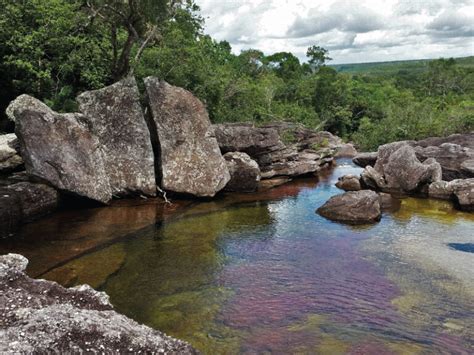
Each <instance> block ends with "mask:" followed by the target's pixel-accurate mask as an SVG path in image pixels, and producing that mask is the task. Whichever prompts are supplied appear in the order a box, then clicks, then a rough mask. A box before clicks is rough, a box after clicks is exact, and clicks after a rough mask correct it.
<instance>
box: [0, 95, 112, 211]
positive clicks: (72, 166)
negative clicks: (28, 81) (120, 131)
mask: <svg viewBox="0 0 474 355" xmlns="http://www.w3.org/2000/svg"><path fill="white" fill-rule="evenodd" d="M7 113H8V115H9V117H10V118H12V119H13V120H14V121H15V124H16V125H15V132H16V135H17V136H18V139H19V141H20V146H21V154H22V157H23V160H24V161H25V168H26V171H27V173H28V174H29V175H30V176H34V177H36V178H40V179H42V180H44V181H47V182H48V183H49V184H51V185H52V186H54V187H56V188H58V189H60V190H63V191H66V192H70V193H73V194H76V195H79V196H83V197H87V198H90V199H93V200H96V201H99V202H102V203H108V202H109V201H110V200H111V199H112V189H111V187H110V183H109V179H108V176H107V172H106V169H105V167H104V154H103V151H102V146H101V144H100V142H99V140H98V139H97V137H95V135H93V134H92V133H91V132H90V130H89V127H88V126H87V123H86V122H87V120H86V119H85V117H84V116H83V115H82V114H77V113H67V114H59V113H56V112H54V111H53V110H51V109H50V108H49V107H48V106H46V105H45V104H44V103H42V102H41V101H39V100H37V99H35V98H33V97H31V96H28V95H21V96H19V97H18V98H17V99H16V100H14V101H13V102H12V103H11V104H10V106H8V109H7Z"/></svg>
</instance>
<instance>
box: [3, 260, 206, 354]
mask: <svg viewBox="0 0 474 355" xmlns="http://www.w3.org/2000/svg"><path fill="white" fill-rule="evenodd" d="M27 264H28V260H27V259H26V258H24V257H23V256H21V255H17V254H8V255H3V256H1V257H0V290H1V292H0V316H1V319H2V322H0V333H1V336H0V352H1V353H139V352H143V353H169V354H178V353H179V354H196V353H197V351H195V350H194V349H193V348H192V347H191V346H190V345H189V344H187V343H185V342H183V341H180V340H176V339H173V338H171V337H168V336H166V335H165V334H163V333H161V332H159V331H157V330H153V329H151V328H149V327H146V326H144V325H140V324H138V323H136V322H135V321H133V320H131V319H129V318H127V317H125V316H123V315H120V314H118V313H116V312H115V311H114V310H113V307H112V305H111V304H110V302H109V298H108V296H107V295H106V294H105V293H103V292H97V291H95V290H94V289H92V288H91V287H89V286H87V285H83V286H79V287H75V288H70V289H66V288H64V287H62V286H60V285H58V284H57V283H54V282H49V281H45V280H34V279H31V278H29V277H28V276H27V275H26V274H25V272H24V271H25V268H26V266H27Z"/></svg>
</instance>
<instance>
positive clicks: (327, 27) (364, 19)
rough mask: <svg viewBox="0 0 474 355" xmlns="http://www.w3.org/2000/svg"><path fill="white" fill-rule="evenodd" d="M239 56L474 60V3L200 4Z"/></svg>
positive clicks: (307, 0)
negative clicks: (313, 49) (317, 49)
mask: <svg viewBox="0 0 474 355" xmlns="http://www.w3.org/2000/svg"><path fill="white" fill-rule="evenodd" d="M196 2H197V4H198V5H199V6H200V7H201V13H202V15H203V16H204V18H205V19H206V32H207V33H208V34H210V35H212V37H214V38H215V39H217V40H227V41H229V42H230V43H231V45H232V47H233V48H234V51H235V52H236V53H239V52H240V50H242V49H247V48H257V49H260V50H262V51H263V52H265V53H266V54H270V53H275V52H280V51H289V52H292V53H294V54H295V55H297V56H298V57H299V58H300V59H302V60H304V59H305V53H306V49H307V47H309V46H311V45H313V44H316V45H319V46H322V47H324V48H327V49H329V51H330V56H331V57H332V58H333V62H332V63H358V62H373V61H387V60H402V59H421V58H439V57H461V56H468V55H474V37H473V24H474V0H197V1H196Z"/></svg>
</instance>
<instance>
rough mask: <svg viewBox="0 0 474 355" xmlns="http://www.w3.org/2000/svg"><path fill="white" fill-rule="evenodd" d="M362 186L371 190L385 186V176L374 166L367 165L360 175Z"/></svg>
mask: <svg viewBox="0 0 474 355" xmlns="http://www.w3.org/2000/svg"><path fill="white" fill-rule="evenodd" d="M360 178H361V180H362V183H363V187H367V188H369V189H373V190H382V189H385V188H386V187H387V183H386V182H385V178H384V177H383V176H382V175H381V174H380V173H379V172H378V171H377V170H375V168H373V167H371V166H370V165H367V166H366V167H365V169H364V171H363V172H362V174H361V175H360Z"/></svg>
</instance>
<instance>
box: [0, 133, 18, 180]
mask: <svg viewBox="0 0 474 355" xmlns="http://www.w3.org/2000/svg"><path fill="white" fill-rule="evenodd" d="M19 150H20V143H19V142H18V139H17V137H16V135H15V134H14V133H10V134H3V135H0V173H9V172H11V171H15V170H17V169H18V168H20V167H21V166H22V165H23V159H22V158H21V156H20V154H19Z"/></svg>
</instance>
